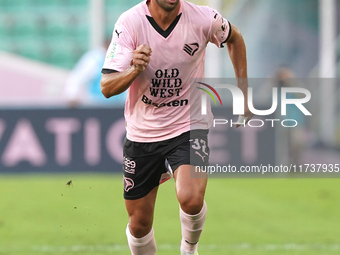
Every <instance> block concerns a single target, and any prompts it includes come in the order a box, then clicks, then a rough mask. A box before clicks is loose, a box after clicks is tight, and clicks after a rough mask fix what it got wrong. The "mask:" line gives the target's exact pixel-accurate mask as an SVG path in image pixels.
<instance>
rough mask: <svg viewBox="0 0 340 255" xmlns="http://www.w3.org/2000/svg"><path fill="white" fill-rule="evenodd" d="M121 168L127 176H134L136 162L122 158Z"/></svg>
mask: <svg viewBox="0 0 340 255" xmlns="http://www.w3.org/2000/svg"><path fill="white" fill-rule="evenodd" d="M123 168H124V171H125V172H127V173H129V174H135V169H136V162H135V161H133V160H130V159H128V158H126V157H124V158H123Z"/></svg>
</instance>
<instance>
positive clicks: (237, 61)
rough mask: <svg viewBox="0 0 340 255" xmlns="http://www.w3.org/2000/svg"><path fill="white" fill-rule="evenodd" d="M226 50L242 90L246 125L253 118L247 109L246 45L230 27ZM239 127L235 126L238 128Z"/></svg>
mask: <svg viewBox="0 0 340 255" xmlns="http://www.w3.org/2000/svg"><path fill="white" fill-rule="evenodd" d="M227 48H228V52H229V56H230V59H231V62H232V63H233V66H234V70H235V76H236V78H237V86H238V87H239V88H240V89H241V90H242V92H243V95H244V99H245V100H244V102H245V105H244V117H245V118H247V121H246V123H247V122H248V121H249V120H250V119H251V118H252V117H253V116H254V114H253V113H252V112H251V111H250V110H249V108H248V79H247V78H248V75H247V56H246V45H245V43H244V40H243V37H242V34H241V32H240V30H238V28H237V27H236V26H234V25H231V35H230V38H229V39H228V41H227ZM239 126H240V125H236V127H239Z"/></svg>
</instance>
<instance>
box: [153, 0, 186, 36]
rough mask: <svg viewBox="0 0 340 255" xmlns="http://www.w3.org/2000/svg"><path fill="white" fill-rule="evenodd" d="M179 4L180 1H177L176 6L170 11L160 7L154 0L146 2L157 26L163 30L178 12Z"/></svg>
mask: <svg viewBox="0 0 340 255" xmlns="http://www.w3.org/2000/svg"><path fill="white" fill-rule="evenodd" d="M180 4H181V2H179V3H178V5H177V6H176V8H175V9H174V10H172V11H170V12H169V11H166V10H164V9H162V8H161V7H160V6H159V5H158V4H157V3H156V1H150V2H149V3H148V7H149V11H150V14H151V16H152V18H153V19H154V20H155V22H156V23H157V24H158V26H159V27H160V28H162V29H163V30H164V31H165V30H167V28H168V27H169V26H170V25H171V23H172V22H173V21H174V20H175V19H176V17H177V15H178V13H179V9H180Z"/></svg>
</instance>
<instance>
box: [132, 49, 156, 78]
mask: <svg viewBox="0 0 340 255" xmlns="http://www.w3.org/2000/svg"><path fill="white" fill-rule="evenodd" d="M151 53H152V50H151V48H150V47H149V46H148V45H146V44H142V45H139V46H138V47H137V49H136V50H134V51H133V55H132V60H131V65H132V66H134V67H135V69H136V70H137V71H139V72H140V73H141V72H143V71H144V70H145V68H146V67H147V66H148V64H149V62H150V56H151Z"/></svg>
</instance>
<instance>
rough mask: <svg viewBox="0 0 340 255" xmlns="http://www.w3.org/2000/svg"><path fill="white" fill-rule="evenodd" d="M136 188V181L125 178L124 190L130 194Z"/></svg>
mask: <svg viewBox="0 0 340 255" xmlns="http://www.w3.org/2000/svg"><path fill="white" fill-rule="evenodd" d="M134 186H135V183H134V181H133V180H132V179H131V178H126V177H124V190H125V191H126V192H129V190H130V189H132V188H133V187H134Z"/></svg>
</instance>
